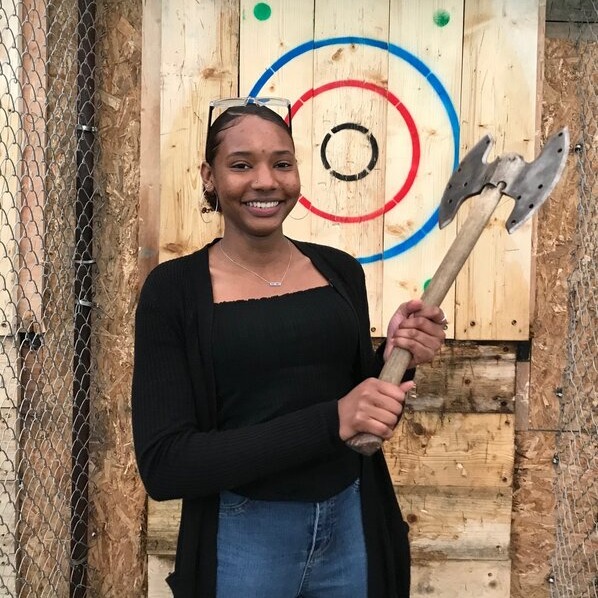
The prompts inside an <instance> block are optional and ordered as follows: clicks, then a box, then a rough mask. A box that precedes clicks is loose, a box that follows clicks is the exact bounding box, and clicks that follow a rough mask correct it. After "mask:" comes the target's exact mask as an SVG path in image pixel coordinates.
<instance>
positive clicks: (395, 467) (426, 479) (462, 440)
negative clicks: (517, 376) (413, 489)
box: [384, 412, 514, 490]
mask: <svg viewBox="0 0 598 598" xmlns="http://www.w3.org/2000/svg"><path fill="white" fill-rule="evenodd" d="M513 419H514V418H513V416H512V415H510V414H499V413H488V414H478V413H467V414H461V413H444V414H438V413H425V412H415V413H405V415H404V416H403V418H402V420H401V422H400V424H399V426H398V427H397V430H396V431H395V434H394V436H393V438H392V440H390V441H388V442H386V443H385V444H384V453H385V455H386V460H387V462H388V467H389V469H390V474H391V477H392V480H393V483H394V484H395V485H397V486H460V487H467V488H481V487H491V488H502V489H505V490H506V489H508V488H509V487H510V486H511V483H512V477H513V444H514V438H513V435H514V430H513V429H514V421H513Z"/></svg>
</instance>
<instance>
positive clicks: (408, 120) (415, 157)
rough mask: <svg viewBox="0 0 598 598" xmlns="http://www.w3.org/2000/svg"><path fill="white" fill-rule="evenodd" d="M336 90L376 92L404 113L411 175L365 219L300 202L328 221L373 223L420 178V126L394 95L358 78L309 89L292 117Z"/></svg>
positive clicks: (292, 112)
mask: <svg viewBox="0 0 598 598" xmlns="http://www.w3.org/2000/svg"><path fill="white" fill-rule="evenodd" d="M337 87H359V88H361V89H369V90H370V91H374V92H375V93H377V94H379V95H381V96H382V97H384V98H386V100H387V101H389V102H390V103H391V104H392V105H393V106H394V107H395V108H396V109H397V110H398V111H399V113H400V114H401V116H402V117H403V120H404V121H405V124H406V125H407V129H408V131H409V135H410V136H411V146H412V155H411V167H410V168H409V173H408V175H407V178H406V179H405V182H404V183H403V186H402V187H401V188H400V189H399V191H398V192H397V193H396V195H395V196H394V197H393V198H392V199H391V200H390V201H387V202H386V203H385V204H384V206H383V207H381V208H379V209H377V210H375V211H374V212H370V213H369V214H364V215H363V216H336V215H334V214H329V213H328V212H324V211H323V210H320V209H319V208H316V207H315V206H314V205H313V204H312V203H311V202H310V201H309V200H308V199H307V198H306V197H305V196H303V195H301V196H300V197H299V202H300V203H301V205H303V206H304V207H306V208H307V209H308V210H309V211H310V212H313V213H314V214H317V215H318V216H321V217H322V218H325V219H326V220H332V221H333V222H347V223H351V222H363V221H364V220H372V219H373V218H377V217H378V216H381V215H382V214H385V213H386V212H388V211H389V210H391V209H392V208H394V206H396V205H397V204H398V203H399V202H400V201H401V200H402V199H403V198H404V197H405V195H407V193H408V192H409V189H411V186H412V185H413V181H414V180H415V176H416V175H417V169H418V168H419V159H420V145H419V135H418V134H417V127H416V126H415V121H414V120H413V118H412V117H411V114H409V111H408V110H407V108H406V107H405V105H404V104H403V103H402V102H401V101H400V100H399V98H397V96H395V95H394V94H393V93H392V92H390V91H388V89H385V88H384V87H380V86H379V85H374V84H373V83H368V82H366V81H357V80H355V79H345V80H343V81H333V82H332V83H326V84H325V85H322V86H320V87H318V88H316V89H313V88H312V89H310V90H308V91H306V92H305V93H304V94H303V95H302V96H301V97H300V98H299V99H298V100H297V101H296V102H295V103H294V104H293V107H292V108H291V118H292V117H294V116H295V114H296V113H297V112H298V111H299V109H300V108H301V107H302V106H303V104H305V103H306V102H307V101H308V100H311V99H313V98H315V97H316V96H318V95H320V94H321V93H323V92H325V91H329V90H331V89H335V88H337Z"/></svg>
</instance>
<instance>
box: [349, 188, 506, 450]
mask: <svg viewBox="0 0 598 598" xmlns="http://www.w3.org/2000/svg"><path fill="white" fill-rule="evenodd" d="M501 197H502V193H501V190H500V189H499V188H498V187H493V186H487V187H485V188H484V189H483V190H482V192H481V193H480V194H479V195H478V196H477V197H475V198H472V201H473V202H474V203H475V204H476V205H475V206H473V207H472V209H471V210H470V212H469V215H468V217H467V220H466V221H465V223H464V224H463V226H462V227H461V230H460V231H459V233H458V235H457V236H456V238H455V240H454V241H453V243H452V245H451V246H450V248H449V250H448V251H447V253H446V255H445V256H444V259H443V260H442V263H441V264H440V266H439V267H438V270H436V272H435V274H434V276H433V277H432V280H431V281H430V284H429V285H428V286H427V288H426V290H425V291H424V294H423V295H422V297H421V298H422V301H423V302H424V303H425V304H426V305H436V306H438V305H440V304H441V303H442V301H443V300H444V298H445V297H446V294H447V293H448V291H449V289H450V288H451V285H452V284H453V282H455V279H456V278H457V274H459V271H460V270H461V268H462V267H463V264H464V263H465V262H466V260H467V258H468V257H469V254H470V253H471V252H472V250H473V248H474V246H475V244H476V243H477V241H478V239H479V238H480V235H481V234H482V232H483V230H484V228H485V227H486V224H488V222H489V220H490V218H491V217H492V214H493V213H494V210H495V209H496V206H498V203H499V202H500V198H501ZM410 361H411V353H409V351H406V350H405V349H399V348H397V347H395V348H394V349H393V350H392V352H391V354H390V357H389V358H388V359H387V361H386V363H385V364H384V367H383V368H382V372H381V373H380V380H385V381H387V382H392V383H394V384H400V383H401V380H402V379H403V376H404V375H405V372H406V371H407V368H408V366H409V362H410ZM383 442H384V440H383V439H382V438H379V437H378V436H374V435H373V434H367V433H365V432H364V433H360V434H356V435H355V436H353V437H352V438H349V440H347V445H348V446H350V447H351V448H352V449H353V450H355V451H357V452H358V453H361V454H362V455H373V454H374V453H375V452H376V451H377V450H378V449H379V448H380V447H381V446H382V443H383Z"/></svg>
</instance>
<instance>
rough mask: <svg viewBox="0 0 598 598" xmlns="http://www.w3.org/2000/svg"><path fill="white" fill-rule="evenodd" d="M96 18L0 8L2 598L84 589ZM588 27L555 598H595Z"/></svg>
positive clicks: (595, 63)
mask: <svg viewBox="0 0 598 598" xmlns="http://www.w3.org/2000/svg"><path fill="white" fill-rule="evenodd" d="M592 7H593V14H590V15H588V23H591V22H594V23H595V22H596V21H597V20H598V9H597V7H596V4H595V3H594V2H593V3H592ZM94 15H95V3H94V2H90V1H89V0H79V1H78V2H74V0H21V1H17V0H1V3H0V202H1V204H0V597H10V598H16V597H18V598H26V597H35V598H38V597H56V596H60V597H62V596H74V597H77V596H84V595H85V591H86V588H87V586H88V585H89V584H88V581H87V544H86V538H87V535H88V529H87V525H88V524H87V515H88V508H89V497H88V491H89V490H88V484H89V481H88V480H89V472H88V468H89V457H88V449H89V432H90V430H89V426H90V384H91V380H90V374H91V357H90V353H89V342H90V332H91V330H90V328H91V321H90V314H91V308H92V288H91V283H92V272H93V265H94V259H93V253H92V247H93V237H92V232H93V230H92V218H93V209H92V208H93V200H94V189H93V176H92V173H93V167H94V153H95V150H94V145H93V140H94V135H95V129H94V119H95V116H94V113H93V99H94V77H95V59H94V49H95V48H94V45H95V30H94ZM593 27H594V28H593V29H592V28H591V27H589V29H584V31H590V35H585V36H580V39H579V40H578V42H577V43H578V47H579V70H580V73H581V75H580V77H579V80H580V92H579V97H580V106H581V114H582V123H581V128H582V136H581V139H580V140H579V145H578V147H577V148H576V156H577V167H578V171H579V175H580V188H579V205H578V223H577V229H576V235H575V244H574V248H573V259H574V264H575V265H574V271H573V274H572V276H571V279H570V281H569V283H570V284H569V296H570V304H569V313H570V327H569V337H568V345H567V351H568V363H569V365H568V367H567V370H566V372H565V378H564V382H563V389H562V397H561V418H560V431H559V433H558V442H557V455H555V463H556V471H557V483H556V491H557V513H556V516H557V549H556V556H555V561H554V576H553V578H552V581H553V584H552V586H551V587H552V596H553V598H564V597H576V598H577V597H579V598H597V597H598V577H597V575H598V573H597V572H598V563H597V561H598V556H597V555H598V531H597V525H598V524H597V518H598V514H597V513H598V484H597V472H598V459H597V456H596V454H597V451H596V449H597V445H598V438H597V437H598V397H597V391H596V388H597V387H598V371H597V367H598V366H597V359H598V357H597V353H598V351H597V347H598V324H597V322H598V318H597V297H596V293H597V290H596V289H597V286H598V280H597V278H598V275H597V271H598V255H597V247H598V213H597V212H598V202H597V191H598V178H597V177H598V175H597V172H598V160H597V142H598V110H597V106H598V103H597V101H596V99H597V98H596V94H597V93H598V81H597V72H598V71H597V67H598V50H597V47H598V43H597V42H598V39H597V36H596V28H595V27H596V25H594V26H593Z"/></svg>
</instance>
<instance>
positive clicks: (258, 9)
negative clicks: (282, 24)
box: [253, 2, 272, 21]
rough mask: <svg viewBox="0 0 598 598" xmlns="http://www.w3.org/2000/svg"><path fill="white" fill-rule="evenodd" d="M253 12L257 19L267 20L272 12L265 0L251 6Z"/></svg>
mask: <svg viewBox="0 0 598 598" xmlns="http://www.w3.org/2000/svg"><path fill="white" fill-rule="evenodd" d="M253 14H254V16H255V18H256V19H257V20H258V21H267V20H268V19H269V18H270V15H271V14H272V9H271V8H270V6H269V5H268V4H266V3H265V2H258V3H257V4H256V5H255V6H254V7H253Z"/></svg>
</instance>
